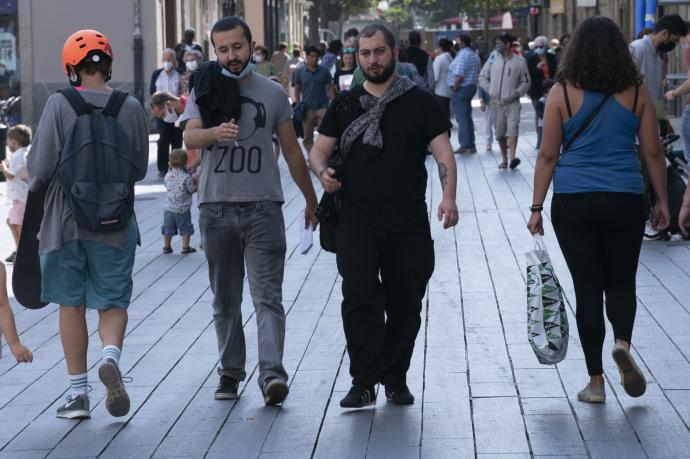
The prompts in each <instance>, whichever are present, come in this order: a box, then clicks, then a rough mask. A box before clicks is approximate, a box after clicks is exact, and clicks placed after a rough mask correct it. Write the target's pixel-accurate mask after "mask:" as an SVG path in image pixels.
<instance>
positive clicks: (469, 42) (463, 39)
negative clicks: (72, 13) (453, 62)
mask: <svg viewBox="0 0 690 459" xmlns="http://www.w3.org/2000/svg"><path fill="white" fill-rule="evenodd" d="M458 39H459V40H460V41H461V42H463V43H464V44H465V46H467V47H468V48H469V47H470V45H472V38H471V37H470V36H469V35H467V34H465V33H464V34H462V35H460V36H459V37H458Z"/></svg>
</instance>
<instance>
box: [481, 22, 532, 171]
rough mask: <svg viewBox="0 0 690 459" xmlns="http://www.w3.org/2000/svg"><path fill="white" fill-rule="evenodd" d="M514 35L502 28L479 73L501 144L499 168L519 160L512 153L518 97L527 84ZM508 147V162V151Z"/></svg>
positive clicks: (522, 59)
mask: <svg viewBox="0 0 690 459" xmlns="http://www.w3.org/2000/svg"><path fill="white" fill-rule="evenodd" d="M513 41H514V37H513V36H512V35H510V34H508V33H506V32H504V33H502V34H501V35H499V36H498V38H497V39H496V41H495V46H496V53H495V55H494V58H493V59H489V60H488V61H487V62H486V63H485V64H484V67H482V71H481V72H480V73H479V86H480V87H481V88H482V89H483V90H484V91H486V92H487V93H488V94H489V97H491V106H492V107H491V109H492V110H493V113H492V114H493V117H494V119H493V122H494V131H495V134H496V140H498V144H499V146H500V148H501V162H500V163H499V165H498V168H499V169H506V168H508V167H510V168H511V169H515V168H516V167H517V166H518V165H519V164H520V158H517V157H516V153H517V142H518V134H519V131H520V110H521V106H520V97H522V96H524V95H525V94H527V91H528V90H529V88H530V84H531V83H530V81H531V80H530V77H529V71H528V70H527V63H526V62H525V59H524V58H523V57H521V56H516V55H515V54H513V50H512V43H513ZM509 149H510V163H508V151H509Z"/></svg>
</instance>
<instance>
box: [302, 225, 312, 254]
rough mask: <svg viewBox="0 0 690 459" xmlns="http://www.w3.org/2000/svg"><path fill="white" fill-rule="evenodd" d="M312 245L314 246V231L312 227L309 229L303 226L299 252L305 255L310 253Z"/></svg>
mask: <svg viewBox="0 0 690 459" xmlns="http://www.w3.org/2000/svg"><path fill="white" fill-rule="evenodd" d="M312 245H314V230H313V229H312V227H311V225H309V226H308V227H307V228H305V227H304V226H303V227H302V229H300V233H299V252H300V253H301V254H302V255H304V254H305V253H307V252H309V249H311V246H312Z"/></svg>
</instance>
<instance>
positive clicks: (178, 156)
mask: <svg viewBox="0 0 690 459" xmlns="http://www.w3.org/2000/svg"><path fill="white" fill-rule="evenodd" d="M168 162H170V167H172V168H174V169H182V168H183V167H185V166H186V165H187V150H183V149H182V148H176V149H174V150H173V151H171V152H170V156H169V159H168Z"/></svg>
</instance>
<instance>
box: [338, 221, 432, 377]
mask: <svg viewBox="0 0 690 459" xmlns="http://www.w3.org/2000/svg"><path fill="white" fill-rule="evenodd" d="M335 237H336V245H337V248H338V249H337V255H336V259H337V264H338V272H339V273H340V275H341V276H342V278H343V285H342V289H343V304H342V317H343V326H344V328H345V338H346V339H347V352H348V354H349V356H350V374H351V375H352V383H353V384H363V385H367V386H372V385H374V384H376V383H378V382H381V383H383V384H385V385H397V384H403V383H405V382H406V374H407V370H408V369H409V368H410V360H411V359H412V352H413V350H414V343H415V339H416V338H417V333H418V332H419V327H420V325H421V316H420V314H421V311H422V298H423V297H424V292H425V291H426V286H427V283H428V282H429V278H430V277H431V273H432V272H433V271H434V245H433V241H432V240H431V235H430V234H429V233H428V232H425V233H400V234H395V233H383V232H377V231H375V230H372V229H370V228H366V227H365V226H363V225H361V224H358V223H354V222H348V221H344V220H343V219H342V218H341V219H340V220H339V221H338V226H337V229H336V235H335Z"/></svg>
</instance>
